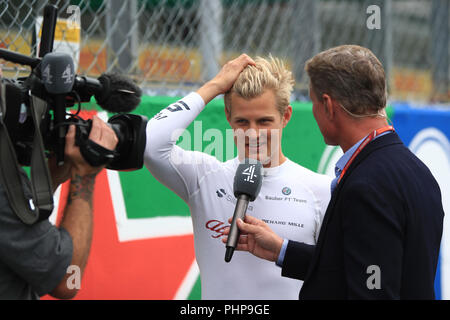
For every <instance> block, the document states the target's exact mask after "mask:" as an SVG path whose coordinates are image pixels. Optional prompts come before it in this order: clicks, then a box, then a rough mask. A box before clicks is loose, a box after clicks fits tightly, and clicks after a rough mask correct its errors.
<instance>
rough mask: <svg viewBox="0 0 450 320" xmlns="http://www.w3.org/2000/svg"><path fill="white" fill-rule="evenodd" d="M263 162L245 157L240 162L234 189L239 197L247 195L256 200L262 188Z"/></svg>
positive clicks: (235, 194)
mask: <svg viewBox="0 0 450 320" xmlns="http://www.w3.org/2000/svg"><path fill="white" fill-rule="evenodd" d="M262 177H263V175H262V164H261V162H259V161H258V160H255V159H247V158H246V159H245V160H244V161H243V162H242V163H240V164H239V166H238V168H237V170H236V174H235V176H234V183H233V191H234V196H235V197H236V198H237V197H239V196H240V195H243V194H245V195H247V196H249V198H250V201H254V200H255V199H256V197H257V196H258V194H259V191H260V190H261V185H262Z"/></svg>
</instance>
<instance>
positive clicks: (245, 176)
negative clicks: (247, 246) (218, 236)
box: [225, 159, 262, 262]
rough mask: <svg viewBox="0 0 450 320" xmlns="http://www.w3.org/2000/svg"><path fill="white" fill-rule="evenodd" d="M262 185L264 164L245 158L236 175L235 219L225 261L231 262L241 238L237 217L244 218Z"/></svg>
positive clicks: (231, 227) (234, 184)
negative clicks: (249, 204)
mask: <svg viewBox="0 0 450 320" xmlns="http://www.w3.org/2000/svg"><path fill="white" fill-rule="evenodd" d="M261 185H262V164H261V162H259V161H258V160H254V159H245V160H244V162H242V163H241V164H239V166H238V168H237V170H236V174H235V176H234V183H233V190H234V196H235V197H236V198H237V203H236V207H235V209H234V214H233V220H232V221H231V226H230V233H229V235H228V240H227V244H226V252H225V261H226V262H230V261H231V258H232V256H233V253H234V250H235V248H236V245H237V243H238V240H239V235H240V232H239V228H238V226H237V224H236V221H237V219H242V220H244V218H245V212H246V211H247V207H248V202H249V201H254V200H255V199H256V197H257V196H258V194H259V191H260V190H261Z"/></svg>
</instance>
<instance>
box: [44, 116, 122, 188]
mask: <svg viewBox="0 0 450 320" xmlns="http://www.w3.org/2000/svg"><path fill="white" fill-rule="evenodd" d="M89 138H90V139H91V140H92V141H94V142H96V143H98V144H100V145H102V146H103V147H105V148H107V149H110V150H114V148H115V147H116V145H117V141H118V140H117V137H116V135H115V133H114V131H113V130H112V129H111V128H110V127H109V126H108V125H106V124H105V123H104V122H103V121H102V120H101V119H100V118H98V117H96V116H94V118H93V121H92V130H91V132H90V135H89ZM64 152H65V161H64V164H63V165H62V166H58V165H57V164H56V156H55V155H54V154H52V155H51V156H50V158H49V159H48V167H49V170H50V173H51V176H52V183H53V192H54V191H55V190H56V188H58V186H59V185H60V184H62V183H64V182H65V181H67V180H68V179H70V177H71V175H72V173H77V174H78V175H80V176H83V175H85V174H97V173H98V172H100V170H101V169H102V168H103V167H96V168H94V167H91V166H90V165H89V164H88V163H87V162H86V161H85V160H84V159H83V157H82V155H81V154H80V151H79V148H78V147H77V146H76V145H75V126H74V125H72V126H70V127H69V130H68V132H67V135H66V147H65V150H64Z"/></svg>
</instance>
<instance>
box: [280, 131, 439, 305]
mask: <svg viewBox="0 0 450 320" xmlns="http://www.w3.org/2000/svg"><path fill="white" fill-rule="evenodd" d="M443 218H444V210H443V207H442V200H441V191H440V189H439V186H438V184H437V182H436V180H435V179H434V177H433V176H432V174H431V172H430V170H429V169H428V168H427V167H426V166H425V165H424V164H423V163H422V162H421V161H420V160H419V159H418V158H417V157H416V156H415V155H414V154H413V153H412V152H411V151H410V150H409V149H408V148H407V147H406V146H405V145H404V144H403V143H402V141H401V140H400V138H399V137H398V135H397V134H396V133H390V134H387V135H384V136H381V137H379V138H378V139H376V140H373V141H372V142H370V143H369V144H368V145H367V146H366V147H365V148H364V149H363V150H362V151H361V153H360V154H359V155H358V156H357V157H356V158H355V160H354V161H353V163H352V164H351V165H350V166H349V168H348V170H347V173H346V174H345V175H344V177H343V178H342V180H341V182H340V183H339V184H338V185H337V187H336V189H335V190H334V192H333V195H332V197H331V200H330V203H329V205H328V208H327V211H326V213H325V216H324V220H323V222H322V227H321V230H320V234H319V239H318V242H317V245H315V246H311V245H306V244H304V243H298V242H294V241H289V243H288V246H287V249H286V255H285V258H284V261H283V268H282V275H283V276H286V277H290V278H295V279H300V280H304V283H303V287H302V289H301V291H300V295H299V298H300V299H434V298H435V296H434V277H435V273H436V266H437V262H438V256H439V248H440V241H441V236H442V226H443Z"/></svg>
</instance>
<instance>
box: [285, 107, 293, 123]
mask: <svg viewBox="0 0 450 320" xmlns="http://www.w3.org/2000/svg"><path fill="white" fill-rule="evenodd" d="M291 117H292V106H291V105H288V106H287V108H286V109H285V110H284V115H283V128H284V127H286V125H287V124H288V123H289V120H291Z"/></svg>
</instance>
